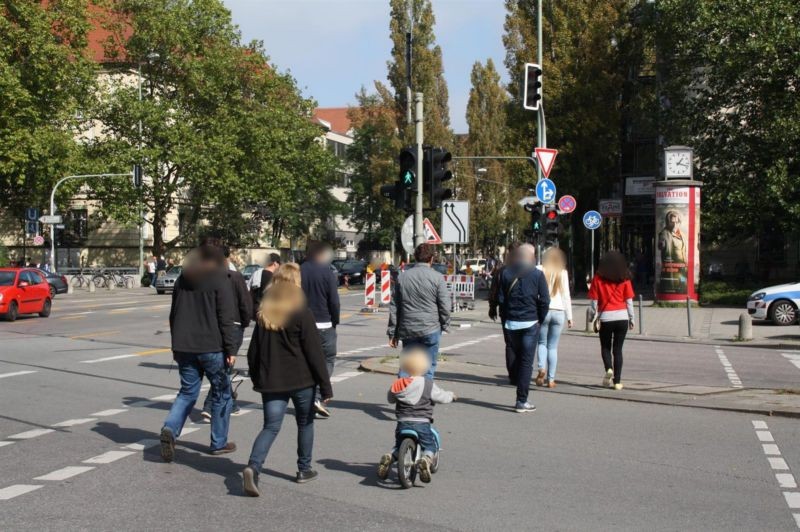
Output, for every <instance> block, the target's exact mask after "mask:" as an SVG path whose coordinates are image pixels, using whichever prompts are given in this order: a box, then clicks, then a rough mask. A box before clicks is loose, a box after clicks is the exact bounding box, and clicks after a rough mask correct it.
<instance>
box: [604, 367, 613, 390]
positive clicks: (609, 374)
mask: <svg viewBox="0 0 800 532" xmlns="http://www.w3.org/2000/svg"><path fill="white" fill-rule="evenodd" d="M613 387H614V370H613V369H610V370H608V371H606V374H605V376H604V377H603V388H613Z"/></svg>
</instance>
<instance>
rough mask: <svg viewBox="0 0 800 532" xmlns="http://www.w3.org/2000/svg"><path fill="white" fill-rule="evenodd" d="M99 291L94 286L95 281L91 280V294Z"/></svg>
mask: <svg viewBox="0 0 800 532" xmlns="http://www.w3.org/2000/svg"><path fill="white" fill-rule="evenodd" d="M95 290H97V287H96V286H95V285H94V281H92V280H91V279H89V292H90V293H94V292H95Z"/></svg>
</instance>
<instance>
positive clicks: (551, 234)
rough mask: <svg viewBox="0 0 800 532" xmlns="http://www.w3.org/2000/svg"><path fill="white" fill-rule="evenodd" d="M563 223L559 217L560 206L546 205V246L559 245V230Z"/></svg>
mask: <svg viewBox="0 0 800 532" xmlns="http://www.w3.org/2000/svg"><path fill="white" fill-rule="evenodd" d="M560 228H561V223H560V222H559V219H558V207H557V206H555V205H546V206H545V210H544V243H545V246H546V247H554V246H558V232H559V229H560Z"/></svg>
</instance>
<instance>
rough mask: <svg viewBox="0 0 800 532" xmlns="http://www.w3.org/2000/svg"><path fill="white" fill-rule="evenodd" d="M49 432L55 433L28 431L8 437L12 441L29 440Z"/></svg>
mask: <svg viewBox="0 0 800 532" xmlns="http://www.w3.org/2000/svg"><path fill="white" fill-rule="evenodd" d="M51 432H55V430H53V429H33V430H28V431H25V432H20V433H19V434H13V435H11V436H8V438H9V439H12V440H30V439H31V438H36V437H38V436H43V435H44V434H50V433H51Z"/></svg>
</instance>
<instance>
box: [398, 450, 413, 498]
mask: <svg viewBox="0 0 800 532" xmlns="http://www.w3.org/2000/svg"><path fill="white" fill-rule="evenodd" d="M416 462H417V442H415V441H414V440H413V439H411V438H405V439H404V440H403V441H402V443H400V448H399V449H398V450H397V477H398V478H399V479H400V484H402V485H403V487H404V488H406V489H408V488H410V487H412V486H413V485H414V480H416V478H417V463H416Z"/></svg>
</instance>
